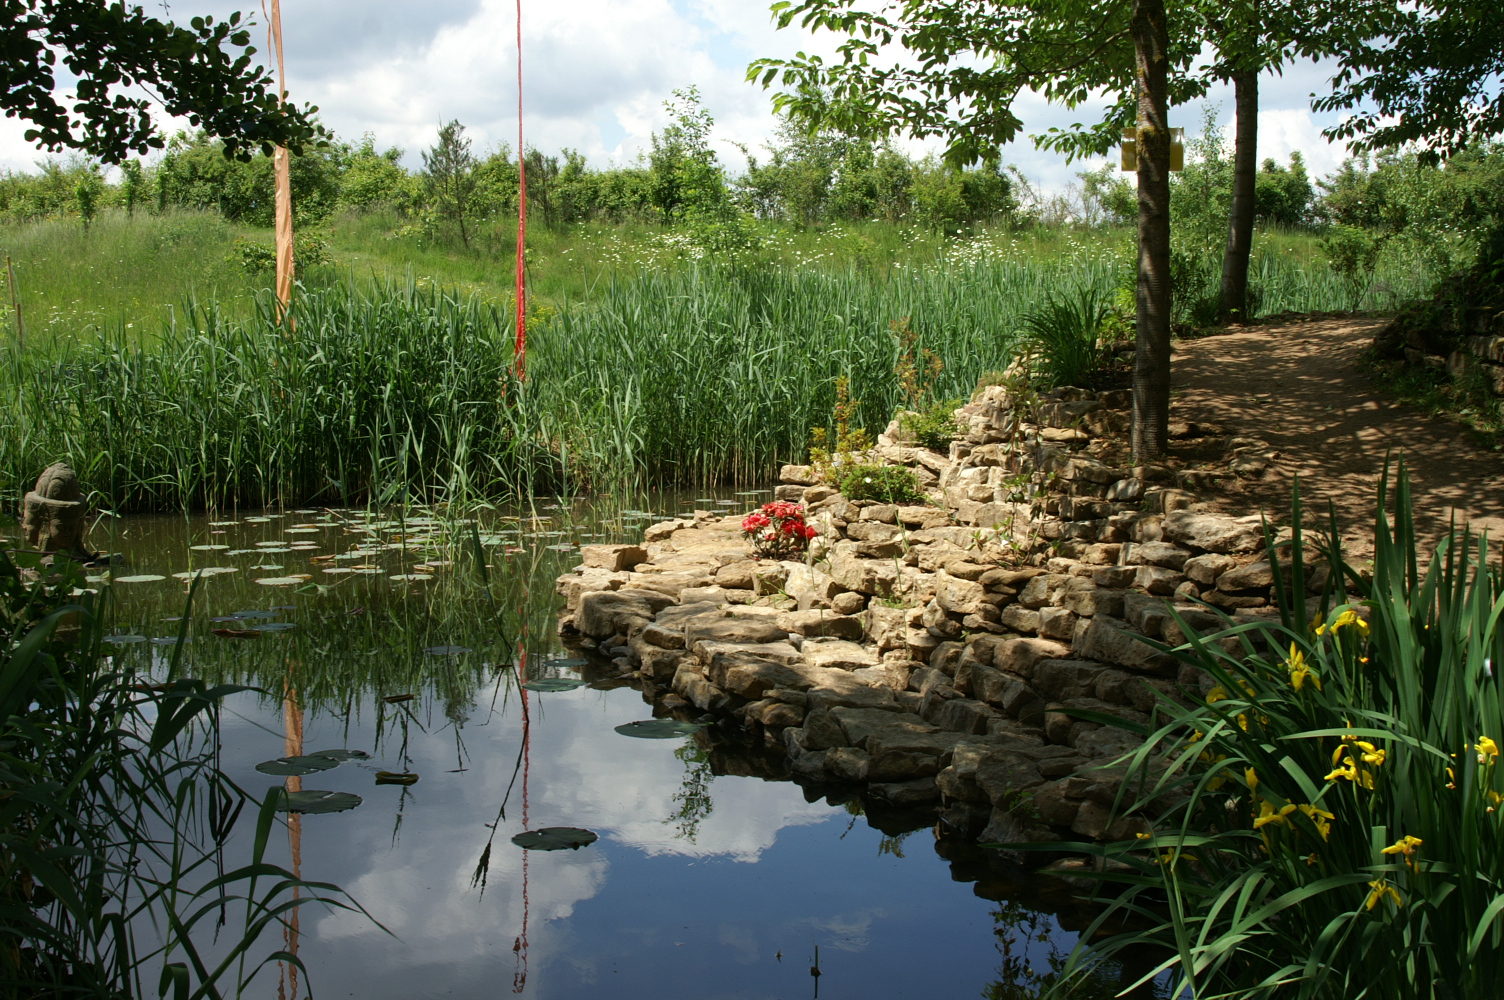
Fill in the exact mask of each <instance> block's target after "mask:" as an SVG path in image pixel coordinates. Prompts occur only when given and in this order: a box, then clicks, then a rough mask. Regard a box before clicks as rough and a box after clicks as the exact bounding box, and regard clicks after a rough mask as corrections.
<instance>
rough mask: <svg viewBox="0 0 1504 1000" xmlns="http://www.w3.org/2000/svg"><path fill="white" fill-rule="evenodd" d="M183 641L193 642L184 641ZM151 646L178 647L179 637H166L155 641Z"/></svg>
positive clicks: (189, 640) (190, 640) (188, 640)
mask: <svg viewBox="0 0 1504 1000" xmlns="http://www.w3.org/2000/svg"><path fill="white" fill-rule="evenodd" d="M183 641H184V642H192V641H193V640H192V639H184V640H183ZM151 644H152V645H153V646H176V645H177V644H178V637H177V636H175V635H164V636H162V637H161V638H160V639H153V640H152V641H151Z"/></svg>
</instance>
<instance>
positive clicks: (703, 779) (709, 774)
mask: <svg viewBox="0 0 1504 1000" xmlns="http://www.w3.org/2000/svg"><path fill="white" fill-rule="evenodd" d="M674 756H675V757H677V758H679V759H680V760H681V761H683V762H684V779H683V782H682V783H681V784H680V786H679V790H678V791H677V792H675V793H674V797H673V801H674V804H675V805H676V806H677V807H678V808H677V809H676V810H675V811H674V813H673V815H671V816H670V817H669V818H668V819H667V820H665V821H664V822H666V823H672V824H674V829H675V830H676V831H677V832H678V835H679V839H680V840H687V841H689V842H690V843H694V839H695V836H696V835H697V834H698V833H699V832H700V824H701V823H702V822H704V820H705V819H706V818H707V817H709V816H710V814H711V812H712V811H713V810H714V809H715V802H714V801H712V799H711V798H710V783H711V782H712V781H713V780H714V779H715V772H714V770H713V768H712V766H711V761H710V751H709V750H708V749H707V748H706V747H703V746H701V745H700V743H699V741H697V740H686V741H685V742H684V745H683V746H681V747H679V748H678V749H677V750H675V751H674Z"/></svg>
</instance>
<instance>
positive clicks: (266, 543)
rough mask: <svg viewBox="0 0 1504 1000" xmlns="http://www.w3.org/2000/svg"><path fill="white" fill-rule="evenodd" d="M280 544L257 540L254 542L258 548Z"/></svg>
mask: <svg viewBox="0 0 1504 1000" xmlns="http://www.w3.org/2000/svg"><path fill="white" fill-rule="evenodd" d="M281 544H282V543H281V542H257V543H256V548H258V549H264V548H267V547H268V546H271V545H281Z"/></svg>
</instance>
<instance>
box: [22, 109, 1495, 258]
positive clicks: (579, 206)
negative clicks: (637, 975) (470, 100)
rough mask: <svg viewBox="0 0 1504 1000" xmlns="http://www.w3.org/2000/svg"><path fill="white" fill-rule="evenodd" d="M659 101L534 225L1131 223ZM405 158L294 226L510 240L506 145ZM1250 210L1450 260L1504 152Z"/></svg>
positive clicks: (205, 151)
mask: <svg viewBox="0 0 1504 1000" xmlns="http://www.w3.org/2000/svg"><path fill="white" fill-rule="evenodd" d="M666 106H667V108H668V110H669V112H670V124H669V125H668V126H667V127H666V128H664V129H663V130H662V131H661V132H656V133H654V134H653V136H652V143H651V149H650V151H649V152H647V153H646V154H644V155H641V156H639V157H638V158H637V159H636V160H635V161H633V162H631V163H629V164H627V165H624V166H609V167H604V168H596V167H592V166H590V165H589V164H588V163H587V162H586V160H585V157H584V156H583V155H581V154H580V153H579V152H577V151H575V150H571V149H565V150H563V151H562V152H560V153H559V154H558V155H548V154H545V153H543V152H542V151H540V150H536V149H528V150H527V151H526V154H525V157H524V161H525V165H526V170H527V181H528V211H529V214H530V216H531V217H532V218H533V219H534V220H535V221H536V222H537V223H541V224H542V225H544V226H551V227H562V226H567V225H571V224H576V223H582V222H599V223H646V224H658V225H668V226H673V225H680V224H683V225H688V226H690V227H693V228H695V229H697V230H698V231H700V232H701V233H705V232H711V233H713V234H717V238H719V239H729V240H731V241H732V242H735V240H736V239H738V238H740V237H739V236H738V233H745V232H746V231H747V230H748V227H749V226H751V225H752V224H753V223H754V222H757V221H760V222H772V223H783V224H790V225H796V226H803V227H811V226H824V225H830V224H841V223H860V222H866V221H883V222H889V223H894V224H905V225H916V226H921V227H924V228H928V229H933V230H942V231H947V232H950V231H965V230H968V229H970V228H973V227H975V226H977V225H981V224H1004V225H1026V224H1031V223H1044V224H1051V225H1058V224H1074V225H1088V226H1098V225H1123V224H1127V223H1129V222H1131V221H1132V219H1133V218H1134V217H1135V216H1136V213H1137V199H1136V195H1135V192H1134V189H1133V186H1132V184H1131V182H1130V180H1129V176H1130V175H1126V174H1123V173H1120V172H1119V171H1118V170H1117V168H1116V164H1108V165H1107V166H1104V167H1103V168H1101V169H1099V170H1095V171H1090V172H1081V173H1077V174H1075V176H1074V180H1073V181H1072V182H1071V183H1070V184H1069V185H1068V186H1067V187H1066V189H1065V190H1064V191H1057V192H1055V193H1051V194H1049V195H1044V194H1041V193H1040V192H1039V191H1037V190H1036V189H1035V188H1034V187H1033V186H1032V185H1030V183H1029V182H1028V180H1027V179H1026V178H1025V177H1024V176H1023V175H1022V174H1021V173H1019V172H1018V171H1017V170H1016V169H1015V168H1013V167H1009V166H1005V165H1003V164H1001V163H998V162H991V163H983V164H979V165H976V166H974V167H971V168H968V169H961V170H958V169H955V168H952V167H950V166H947V165H946V164H944V163H942V162H941V161H940V160H938V159H937V158H935V157H933V156H931V157H914V156H911V155H908V154H906V153H905V152H903V151H902V150H899V149H897V148H895V147H894V146H893V145H892V144H890V143H888V142H885V141H881V140H876V141H875V140H871V139H862V138H856V137H852V136H848V135H841V134H837V133H833V132H820V133H816V134H810V133H808V132H806V131H804V130H802V129H800V128H798V127H796V126H795V125H793V124H792V123H790V122H784V123H782V125H781V126H780V128H779V130H778V132H777V134H776V136H775V138H774V139H773V140H772V141H771V142H770V143H768V144H767V145H765V146H764V147H762V148H761V149H757V150H753V149H750V148H748V147H746V146H741V145H737V146H736V147H735V148H736V149H738V150H739V151H740V155H741V159H742V160H743V161H744V162H743V165H742V167H741V169H740V170H737V171H733V170H732V169H729V168H728V167H727V166H726V165H725V164H724V163H723V162H722V159H721V157H720V156H719V155H718V154H717V152H716V150H715V149H714V148H713V147H712V141H711V138H710V133H711V130H712V128H713V125H714V122H713V121H712V119H711V117H710V114H709V112H708V111H706V110H705V109H704V108H703V106H701V104H700V102H699V95H698V94H697V93H696V92H695V91H694V90H693V89H690V90H687V91H676V92H675V95H674V98H673V99H672V100H671V101H669V102H667V105H666ZM1187 152H1188V154H1189V155H1188V157H1187V160H1188V162H1187V167H1186V170H1185V171H1184V172H1183V173H1180V174H1177V175H1176V177H1175V179H1174V190H1173V205H1172V207H1173V212H1174V216H1175V231H1176V234H1177V242H1178V243H1180V244H1181V245H1182V246H1183V247H1185V248H1186V249H1187V250H1190V249H1192V248H1198V247H1199V248H1203V249H1205V250H1206V251H1211V250H1212V249H1214V248H1217V247H1219V245H1220V242H1221V241H1222V240H1225V234H1226V219H1227V215H1228V208H1229V206H1230V201H1231V190H1232V162H1231V156H1230V155H1229V152H1228V149H1227V145H1226V143H1225V140H1224V136H1223V135H1222V133H1221V132H1220V130H1219V129H1218V128H1217V127H1216V125H1215V120H1214V115H1213V113H1212V111H1210V110H1208V112H1207V120H1206V123H1205V127H1204V129H1203V132H1202V135H1201V137H1200V138H1199V139H1197V140H1194V141H1193V142H1192V143H1191V147H1190V149H1188V151H1187ZM403 157H404V151H403V150H400V149H396V148H392V149H386V150H379V149H378V148H377V147H376V144H375V141H374V139H373V138H372V137H371V136H370V135H367V136H365V137H364V139H363V140H362V141H361V142H360V143H358V144H352V143H348V142H341V141H334V142H331V143H330V144H328V145H327V146H325V147H323V148H320V149H315V150H311V151H310V152H308V153H307V154H306V155H304V156H301V157H296V158H294V159H293V160H292V164H291V175H292V188H293V204H294V209H295V213H296V219H297V222H298V223H299V224H300V225H304V226H307V225H310V224H314V225H316V224H318V223H320V222H322V221H323V220H325V219H327V218H329V217H330V216H331V215H333V214H334V213H335V212H337V211H340V210H354V211H360V212H371V211H378V210H385V211H390V212H392V213H394V214H395V215H396V216H397V217H398V222H397V224H398V225H399V226H400V230H399V231H404V230H405V231H409V232H422V233H423V234H425V235H427V236H429V237H431V238H441V239H444V240H452V241H453V242H454V243H456V244H461V243H462V244H464V245H466V246H470V245H473V244H474V243H475V242H476V241H480V242H481V243H482V244H483V245H484V244H487V243H489V242H491V241H493V240H500V241H502V242H505V235H506V233H507V228H506V227H505V226H504V225H500V223H502V222H504V221H505V220H509V219H511V218H513V217H515V215H516V211H517V189H518V163H517V157H516V155H515V151H514V150H513V149H511V147H509V146H507V145H505V144H503V145H501V146H498V147H496V148H494V149H492V150H490V151H488V152H481V153H477V152H476V151H475V150H474V149H473V148H472V144H471V141H470V140H469V139H468V138H467V137H466V135H465V128H464V126H463V125H461V124H460V123H459V122H449V123H447V124H445V125H444V126H443V127H442V128H441V129H440V133H439V141H438V142H437V143H436V144H435V145H434V146H433V147H432V148H430V149H428V150H425V151H423V152H422V153H421V156H420V159H421V166H420V167H419V168H418V169H416V170H411V169H408V168H406V167H404V166H403V163H402V160H403ZM272 188H273V183H272V162H271V159H270V158H269V157H265V156H257V157H256V158H255V159H253V160H251V161H250V162H248V163H242V162H238V161H234V160H228V159H226V158H225V157H224V156H223V152H222V149H221V148H220V146H219V144H218V143H217V142H215V141H213V140H210V139H207V138H205V137H204V136H202V135H190V134H185V133H180V134H178V135H177V136H176V137H175V138H174V139H173V140H172V141H171V142H170V143H169V145H168V148H167V150H166V152H165V154H164V155H163V156H161V157H160V158H159V159H157V160H155V161H153V162H150V163H146V164H142V163H130V164H127V165H126V167H125V168H124V169H123V170H121V171H120V172H119V174H118V176H117V177H116V178H114V179H113V181H112V182H111V183H106V182H105V180H104V175H103V173H102V171H101V169H100V168H99V167H98V166H97V165H94V164H91V163H88V162H84V161H72V162H69V163H60V162H57V161H45V162H42V163H40V164H39V169H38V172H36V173H6V174H0V219H5V220H8V221H16V222H24V221H32V220H39V219H46V218H57V217H70V216H72V217H79V218H81V219H82V220H83V222H84V223H85V224H86V225H87V224H88V223H89V221H90V220H91V219H92V217H93V215H94V214H95V213H96V212H98V211H99V210H100V209H102V208H104V207H111V206H115V207H120V208H123V209H125V210H126V211H127V212H132V213H134V212H137V211H143V210H144V211H152V212H161V211H166V210H169V209H173V208H190V209H207V210H212V211H215V212H218V213H220V214H221V215H222V216H223V217H224V218H225V219H227V220H229V221H231V222H235V223H239V224H242V225H248V226H262V227H265V226H270V225H271V223H272V213H273V192H272ZM1257 212H1258V216H1259V218H1260V220H1261V221H1262V222H1263V224H1265V225H1269V226H1278V227H1282V228H1287V229H1299V228H1308V229H1316V230H1322V231H1325V230H1329V229H1331V228H1332V227H1338V228H1339V230H1341V231H1342V233H1343V234H1345V235H1342V239H1344V240H1346V241H1347V243H1348V244H1350V247H1349V251H1350V252H1354V253H1358V254H1359V256H1361V255H1362V254H1364V253H1369V252H1377V250H1378V248H1379V247H1381V246H1382V245H1383V244H1384V243H1386V242H1387V241H1389V240H1391V239H1392V238H1394V237H1396V236H1402V237H1404V239H1405V241H1407V242H1412V243H1414V244H1415V249H1416V250H1417V251H1420V250H1426V248H1429V247H1432V246H1433V245H1434V246H1437V247H1440V248H1441V249H1440V251H1438V252H1447V253H1452V252H1454V251H1456V252H1462V251H1461V247H1462V245H1463V244H1465V243H1467V241H1468V236H1469V234H1472V233H1475V232H1478V231H1481V230H1483V229H1485V228H1487V227H1488V226H1489V225H1492V224H1493V222H1494V220H1497V219H1499V218H1504V150H1501V147H1499V146H1481V147H1479V148H1476V149H1473V150H1470V151H1466V152H1464V153H1462V154H1461V155H1459V156H1457V157H1455V158H1453V159H1452V160H1451V161H1449V162H1447V163H1446V164H1443V165H1440V166H1433V165H1428V164H1426V163H1424V162H1423V158H1422V157H1421V156H1420V155H1419V153H1418V152H1417V151H1413V150H1411V151H1406V150H1396V151H1391V152H1388V153H1385V154H1383V155H1380V156H1378V157H1377V158H1375V159H1371V160H1370V159H1364V160H1349V161H1347V162H1346V163H1344V164H1343V165H1342V166H1341V168H1340V169H1339V170H1337V171H1336V172H1334V173H1333V174H1332V175H1330V176H1329V177H1326V178H1323V179H1317V180H1314V181H1313V179H1312V178H1311V177H1310V176H1309V175H1308V174H1307V171H1306V168H1305V164H1304V161H1303V160H1302V158H1301V156H1300V155H1299V154H1298V153H1297V154H1294V155H1293V156H1292V157H1291V160H1290V162H1289V163H1288V164H1279V163H1276V162H1275V161H1274V160H1265V161H1264V163H1263V165H1262V167H1261V168H1260V171H1259V175H1258V182H1257ZM1348 230H1351V231H1352V232H1348ZM1355 233H1361V234H1363V235H1362V236H1361V237H1360V236H1357V235H1354V234H1355ZM727 234H729V235H727ZM712 242H713V241H712ZM1352 247H1357V249H1356V250H1352ZM1448 247H1451V248H1453V249H1452V250H1448V249H1447V248H1448ZM1427 252H1430V251H1427ZM1360 263H1361V262H1360Z"/></svg>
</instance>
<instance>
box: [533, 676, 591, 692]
mask: <svg viewBox="0 0 1504 1000" xmlns="http://www.w3.org/2000/svg"><path fill="white" fill-rule="evenodd" d="M522 686H523V688H524V689H526V690H528V691H573V690H574V689H575V688H579V687H584V686H585V682H584V681H582V680H580V679H579V678H578V677H539V678H536V679H534V680H530V681H523V682H522Z"/></svg>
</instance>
